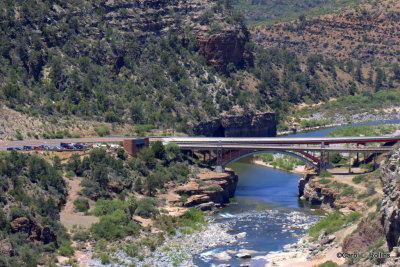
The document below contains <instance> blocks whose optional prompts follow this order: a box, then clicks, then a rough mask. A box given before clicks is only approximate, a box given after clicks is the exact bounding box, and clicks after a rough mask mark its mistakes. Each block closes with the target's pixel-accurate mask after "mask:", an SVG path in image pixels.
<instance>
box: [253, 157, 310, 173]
mask: <svg viewBox="0 0 400 267" xmlns="http://www.w3.org/2000/svg"><path fill="white" fill-rule="evenodd" d="M253 163H254V164H256V165H260V166H264V167H268V168H273V169H277V170H282V171H286V172H292V173H298V174H303V173H304V170H305V165H300V166H297V167H296V168H294V169H293V170H286V169H283V168H280V167H275V166H273V165H271V164H269V163H266V162H264V161H262V160H260V159H255V160H254V161H253Z"/></svg>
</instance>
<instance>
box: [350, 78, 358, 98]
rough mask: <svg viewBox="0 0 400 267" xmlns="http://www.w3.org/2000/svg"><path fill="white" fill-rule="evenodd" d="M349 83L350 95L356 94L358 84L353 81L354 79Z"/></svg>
mask: <svg viewBox="0 0 400 267" xmlns="http://www.w3.org/2000/svg"><path fill="white" fill-rule="evenodd" d="M349 85H350V87H349V94H350V95H355V94H356V93H357V91H358V90H357V86H356V84H355V83H354V82H353V81H350V82H349Z"/></svg>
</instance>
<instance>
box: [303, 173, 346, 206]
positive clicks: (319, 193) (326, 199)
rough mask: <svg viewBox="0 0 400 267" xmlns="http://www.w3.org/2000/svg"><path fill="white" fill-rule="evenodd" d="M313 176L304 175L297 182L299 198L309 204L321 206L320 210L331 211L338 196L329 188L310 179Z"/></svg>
mask: <svg viewBox="0 0 400 267" xmlns="http://www.w3.org/2000/svg"><path fill="white" fill-rule="evenodd" d="M312 176H313V175H311V174H306V175H305V176H304V177H303V178H302V179H300V181H299V197H301V198H302V199H304V200H306V201H308V202H310V203H311V204H315V205H321V209H323V210H326V211H332V210H333V209H334V208H335V201H336V200H337V197H338V194H337V193H336V192H334V191H333V189H331V188H325V187H324V186H323V185H321V184H319V183H318V181H316V180H312V179H310V178H311V177H312Z"/></svg>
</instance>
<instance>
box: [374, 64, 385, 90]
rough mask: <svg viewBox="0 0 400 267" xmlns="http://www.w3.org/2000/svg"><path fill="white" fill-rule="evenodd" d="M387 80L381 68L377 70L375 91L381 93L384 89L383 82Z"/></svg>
mask: <svg viewBox="0 0 400 267" xmlns="http://www.w3.org/2000/svg"><path fill="white" fill-rule="evenodd" d="M385 79H386V75H385V72H384V71H383V70H382V69H381V68H377V69H376V78H375V91H376V92H377V91H379V90H380V89H381V88H382V85H383V81H384V80H385Z"/></svg>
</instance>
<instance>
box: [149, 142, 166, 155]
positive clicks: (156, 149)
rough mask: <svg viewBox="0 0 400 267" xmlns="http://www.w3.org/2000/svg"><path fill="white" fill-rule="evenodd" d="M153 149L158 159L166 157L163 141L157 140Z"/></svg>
mask: <svg viewBox="0 0 400 267" xmlns="http://www.w3.org/2000/svg"><path fill="white" fill-rule="evenodd" d="M151 150H152V151H153V153H154V156H155V157H156V158H158V159H164V157H165V148H164V145H163V143H162V142H161V141H156V142H154V143H153V144H152V146H151Z"/></svg>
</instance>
